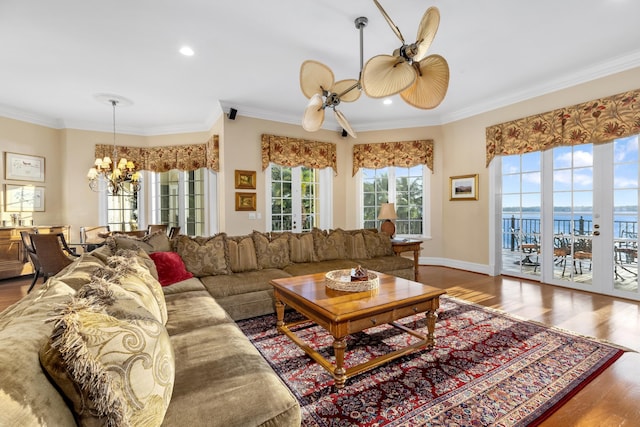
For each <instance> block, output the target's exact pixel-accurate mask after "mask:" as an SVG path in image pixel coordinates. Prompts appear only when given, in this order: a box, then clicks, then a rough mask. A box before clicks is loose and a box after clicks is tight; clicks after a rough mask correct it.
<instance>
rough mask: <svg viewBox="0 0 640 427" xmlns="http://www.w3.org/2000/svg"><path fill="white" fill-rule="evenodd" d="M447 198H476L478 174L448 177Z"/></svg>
mask: <svg viewBox="0 0 640 427" xmlns="http://www.w3.org/2000/svg"><path fill="white" fill-rule="evenodd" d="M449 200H478V174H474V175H460V176H452V177H450V178H449Z"/></svg>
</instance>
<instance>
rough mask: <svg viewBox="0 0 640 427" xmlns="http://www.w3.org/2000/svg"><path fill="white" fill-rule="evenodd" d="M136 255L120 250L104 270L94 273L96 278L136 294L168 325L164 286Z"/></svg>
mask: <svg viewBox="0 0 640 427" xmlns="http://www.w3.org/2000/svg"><path fill="white" fill-rule="evenodd" d="M136 253H137V252H136V251H130V250H119V251H118V252H117V253H116V255H114V256H112V257H109V258H108V259H107V265H106V266H105V267H104V268H101V269H99V270H97V271H96V272H95V273H94V277H96V278H100V279H105V280H107V281H111V282H114V283H116V284H118V285H120V286H121V287H123V288H124V289H126V290H128V291H131V292H134V293H136V294H137V295H139V296H140V298H141V299H142V300H143V301H144V302H145V306H146V307H147V309H148V310H149V311H150V312H151V313H153V314H154V315H155V316H157V319H158V321H159V322H161V323H162V324H163V325H166V323H167V320H168V315H167V304H166V302H165V299H164V292H162V286H161V285H160V282H158V280H156V279H155V278H154V277H153V276H152V275H151V274H150V273H149V270H148V269H147V267H146V266H145V265H143V264H141V261H140V259H139V257H138V256H137V255H136ZM150 260H151V259H150ZM152 262H153V261H152Z"/></svg>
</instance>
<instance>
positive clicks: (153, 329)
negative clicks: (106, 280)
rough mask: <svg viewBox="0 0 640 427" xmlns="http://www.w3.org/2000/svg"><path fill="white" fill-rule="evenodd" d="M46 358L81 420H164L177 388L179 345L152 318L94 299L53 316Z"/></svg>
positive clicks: (44, 362) (136, 422) (143, 423)
mask: <svg viewBox="0 0 640 427" xmlns="http://www.w3.org/2000/svg"><path fill="white" fill-rule="evenodd" d="M52 321H53V322H54V329H53V333H52V335H51V339H50V340H49V341H47V342H46V344H45V345H44V346H43V347H42V348H41V350H40V354H39V356H40V362H41V363H42V366H43V367H44V369H45V370H46V371H47V373H48V374H49V376H50V377H51V378H52V379H53V381H54V382H55V383H56V384H57V385H58V387H59V388H60V389H61V390H62V392H63V393H64V394H65V396H66V397H67V398H68V399H69V400H70V401H71V402H72V406H73V410H74V413H75V416H76V419H77V421H78V423H79V424H80V425H112V426H152V425H160V424H161V423H162V420H163V419H164V414H165V412H166V409H167V407H168V406H169V401H170V399H171V394H172V391H173V383H174V379H175V377H174V376H175V365H174V357H173V349H172V346H171V342H170V340H169V336H168V334H167V331H166V330H165V328H164V327H163V326H162V325H161V324H160V323H158V322H156V321H155V320H151V319H135V320H130V319H126V320H123V319H118V318H116V317H113V316H110V315H108V314H107V313H106V312H105V311H104V309H103V308H102V306H101V304H99V303H97V302H96V300H95V299H92V298H88V299H87V298H74V299H73V300H72V301H71V302H70V303H69V304H67V305H66V306H64V307H62V308H60V309H59V310H58V311H57V314H56V315H55V316H54V317H53V318H52Z"/></svg>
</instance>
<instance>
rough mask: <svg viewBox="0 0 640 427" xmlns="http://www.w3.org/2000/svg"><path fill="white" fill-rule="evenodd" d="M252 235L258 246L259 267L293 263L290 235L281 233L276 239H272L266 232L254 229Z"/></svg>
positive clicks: (282, 265) (275, 266)
mask: <svg viewBox="0 0 640 427" xmlns="http://www.w3.org/2000/svg"><path fill="white" fill-rule="evenodd" d="M251 236H252V237H253V244H254V245H255V248H256V256H257V258H258V267H259V268H284V267H286V266H287V265H289V264H291V261H290V259H289V238H288V235H286V234H281V235H279V236H277V237H276V238H275V239H274V240H270V239H269V236H267V235H266V234H264V233H261V232H259V231H254V232H253V234H252V235H251Z"/></svg>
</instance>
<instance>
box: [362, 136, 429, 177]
mask: <svg viewBox="0 0 640 427" xmlns="http://www.w3.org/2000/svg"><path fill="white" fill-rule="evenodd" d="M416 165H427V167H428V168H429V169H430V170H431V171H432V172H433V140H431V139H424V140H418V141H400V142H381V143H376V144H356V145H354V146H353V175H355V174H356V173H358V170H359V169H360V168H368V169H380V168H384V167H387V166H400V167H412V166H416Z"/></svg>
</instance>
